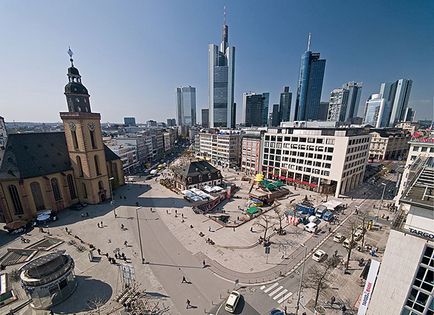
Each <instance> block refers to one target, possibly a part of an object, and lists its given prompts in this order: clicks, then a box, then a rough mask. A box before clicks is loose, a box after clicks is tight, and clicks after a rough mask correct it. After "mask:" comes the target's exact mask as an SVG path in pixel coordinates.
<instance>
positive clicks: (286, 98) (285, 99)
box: [280, 86, 292, 121]
mask: <svg viewBox="0 0 434 315" xmlns="http://www.w3.org/2000/svg"><path fill="white" fill-rule="evenodd" d="M291 101H292V93H291V92H290V91H289V86H285V87H284V88H283V92H282V93H280V120H281V121H290V120H291V117H290V115H291Z"/></svg>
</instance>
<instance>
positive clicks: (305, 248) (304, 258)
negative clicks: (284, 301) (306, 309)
mask: <svg viewBox="0 0 434 315" xmlns="http://www.w3.org/2000/svg"><path fill="white" fill-rule="evenodd" d="M300 245H301V246H303V247H304V257H303V265H302V267H301V276H300V286H299V287H298V296H297V305H296V307H295V315H298V310H299V309H300V298H301V289H302V288H303V275H304V264H305V262H306V256H307V246H306V245H303V244H300Z"/></svg>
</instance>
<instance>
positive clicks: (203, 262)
mask: <svg viewBox="0 0 434 315" xmlns="http://www.w3.org/2000/svg"><path fill="white" fill-rule="evenodd" d="M202 266H203V268H205V267H206V262H205V259H204V260H203V261H202Z"/></svg>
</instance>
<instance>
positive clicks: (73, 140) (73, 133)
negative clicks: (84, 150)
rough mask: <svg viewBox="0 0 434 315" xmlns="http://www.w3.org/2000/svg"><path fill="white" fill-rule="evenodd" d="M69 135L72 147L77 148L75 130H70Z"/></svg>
mask: <svg viewBox="0 0 434 315" xmlns="http://www.w3.org/2000/svg"><path fill="white" fill-rule="evenodd" d="M71 136H72V143H73V145H74V149H78V140H77V132H76V131H75V130H71Z"/></svg>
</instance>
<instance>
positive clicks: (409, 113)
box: [403, 107, 416, 122]
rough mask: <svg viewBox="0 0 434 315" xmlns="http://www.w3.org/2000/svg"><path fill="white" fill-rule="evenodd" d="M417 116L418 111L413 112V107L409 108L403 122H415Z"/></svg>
mask: <svg viewBox="0 0 434 315" xmlns="http://www.w3.org/2000/svg"><path fill="white" fill-rule="evenodd" d="M415 115H416V111H415V110H413V108H411V107H407V109H406V110H405V114H404V119H403V121H408V122H411V121H414V116H415Z"/></svg>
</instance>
